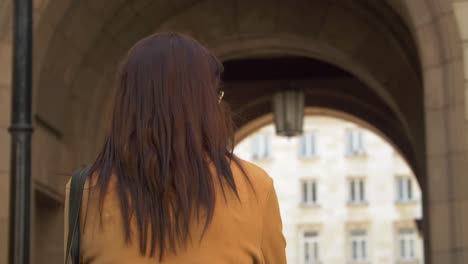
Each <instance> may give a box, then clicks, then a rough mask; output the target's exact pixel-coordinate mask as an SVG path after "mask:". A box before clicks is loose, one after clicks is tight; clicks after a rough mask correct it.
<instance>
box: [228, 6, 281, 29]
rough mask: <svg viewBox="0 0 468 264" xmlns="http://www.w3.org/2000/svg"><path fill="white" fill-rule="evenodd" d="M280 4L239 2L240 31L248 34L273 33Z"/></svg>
mask: <svg viewBox="0 0 468 264" xmlns="http://www.w3.org/2000/svg"><path fill="white" fill-rule="evenodd" d="M277 3H278V2H271V1H269V0H260V1H238V2H237V5H238V7H237V8H238V21H239V31H240V32H245V33H247V34H249V33H253V34H255V33H256V34H258V33H267V32H273V31H274V30H275V28H276V21H277V17H278V14H279V10H280V7H279V4H277Z"/></svg>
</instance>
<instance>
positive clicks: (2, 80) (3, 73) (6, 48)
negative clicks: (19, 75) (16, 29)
mask: <svg viewBox="0 0 468 264" xmlns="http://www.w3.org/2000/svg"><path fill="white" fill-rule="evenodd" d="M12 47H13V46H12V44H11V43H0V64H1V65H2V68H1V70H0V85H10V84H11V74H12V67H11V65H12V62H13V53H12V52H13V49H12Z"/></svg>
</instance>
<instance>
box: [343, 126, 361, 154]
mask: <svg viewBox="0 0 468 264" xmlns="http://www.w3.org/2000/svg"><path fill="white" fill-rule="evenodd" d="M346 137H347V138H346V142H347V143H346V154H347V155H349V156H359V155H363V154H364V153H365V149H364V133H363V132H362V131H360V130H348V131H347V135H346Z"/></svg>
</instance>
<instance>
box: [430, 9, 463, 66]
mask: <svg viewBox="0 0 468 264" xmlns="http://www.w3.org/2000/svg"><path fill="white" fill-rule="evenodd" d="M436 23H437V25H438V27H439V28H440V29H441V31H440V32H441V33H442V34H441V38H440V40H441V43H442V45H441V47H442V48H443V50H442V51H443V54H444V61H449V60H453V59H455V58H461V57H462V54H463V53H462V52H463V50H462V49H461V48H460V47H461V45H460V43H461V37H460V33H459V31H458V28H457V26H458V25H457V21H456V18H455V17H454V16H453V14H452V13H446V14H444V15H442V16H441V17H439V18H438V19H437V22H436Z"/></svg>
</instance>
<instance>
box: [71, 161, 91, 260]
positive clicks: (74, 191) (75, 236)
mask: <svg viewBox="0 0 468 264" xmlns="http://www.w3.org/2000/svg"><path fill="white" fill-rule="evenodd" d="M90 169H91V166H86V167H83V168H81V169H79V170H77V171H75V173H73V175H72V178H71V183H70V195H69V200H70V201H69V205H68V237H67V251H66V255H65V264H68V261H69V258H70V256H71V259H72V263H73V264H78V263H80V207H81V198H82V197H83V189H84V184H85V181H86V177H87V176H88V174H89V171H90Z"/></svg>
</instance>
